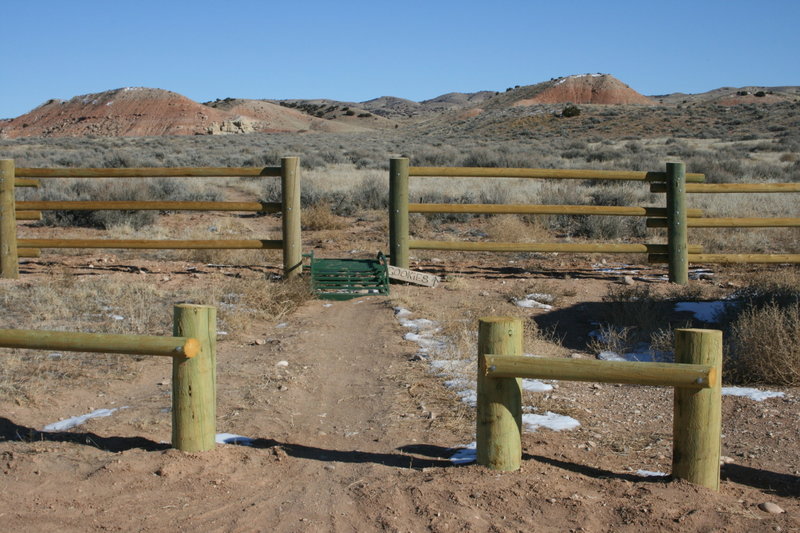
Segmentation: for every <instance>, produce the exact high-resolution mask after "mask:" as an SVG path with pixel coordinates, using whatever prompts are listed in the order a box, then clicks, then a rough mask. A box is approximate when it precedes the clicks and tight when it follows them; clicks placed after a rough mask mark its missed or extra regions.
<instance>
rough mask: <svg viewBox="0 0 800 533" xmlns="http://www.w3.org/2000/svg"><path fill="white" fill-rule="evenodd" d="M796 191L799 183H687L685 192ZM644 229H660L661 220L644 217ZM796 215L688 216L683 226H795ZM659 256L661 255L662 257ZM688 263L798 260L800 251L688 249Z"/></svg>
mask: <svg viewBox="0 0 800 533" xmlns="http://www.w3.org/2000/svg"><path fill="white" fill-rule="evenodd" d="M650 190H651V192H664V185H663V184H660V183H653V184H651V185H650ZM797 192H800V183H690V184H687V185H686V190H685V191H684V192H683V193H681V194H682V195H683V196H685V195H687V194H763V193H769V194H786V193H797ZM647 227H648V228H663V227H665V225H664V223H663V221H661V220H657V219H648V220H647ZM797 227H800V218H797V217H794V218H792V217H761V218H758V217H738V218H736V217H721V218H690V219H688V220H687V224H686V228H687V231H688V229H689V228H797ZM662 259H663V258H662ZM686 261H687V262H688V263H800V253H785V254H730V253H723V254H706V253H697V252H693V251H691V250H690V251H689V253H688V255H687V258H686Z"/></svg>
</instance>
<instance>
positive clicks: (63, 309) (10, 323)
mask: <svg viewBox="0 0 800 533" xmlns="http://www.w3.org/2000/svg"><path fill="white" fill-rule="evenodd" d="M308 298H310V290H309V287H308V284H307V281H306V280H302V279H300V280H291V281H287V282H273V281H268V280H265V279H237V280H231V279H229V278H221V277H219V278H218V277H210V278H209V279H206V280H205V282H204V283H194V284H191V285H189V286H185V287H181V288H175V289H163V288H159V287H157V286H155V285H154V284H152V283H148V282H143V281H140V282H137V281H130V280H129V279H128V280H124V279H118V278H114V279H111V278H99V279H91V280H89V279H85V278H83V279H81V278H76V277H74V276H68V275H55V276H54V278H53V279H51V280H49V281H37V282H34V283H16V284H13V285H4V286H3V287H2V291H0V312H2V313H3V316H4V319H5V320H4V327H6V328H11V329H17V328H18V329H41V330H56V331H82V332H94V333H124V334H146V335H171V334H172V306H173V305H174V304H176V303H194V304H206V305H214V306H215V307H217V309H218V329H219V330H220V331H225V332H226V333H227V335H228V337H227V338H237V337H243V336H246V335H248V332H249V331H251V329H252V327H253V325H254V324H257V323H263V322H265V321H266V322H270V321H277V320H281V319H282V318H283V317H285V316H286V315H288V314H289V313H291V312H292V311H293V310H294V309H296V308H297V306H298V305H300V304H301V303H302V302H304V301H305V300H307V299H308ZM3 352H4V353H3V356H2V357H0V396H2V397H6V398H15V399H17V401H29V400H30V399H31V398H33V397H34V396H37V395H38V393H41V392H46V391H48V390H49V389H50V388H51V387H54V386H55V384H56V380H59V379H70V380H73V381H76V382H77V383H92V384H94V385H101V384H105V383H107V382H108V381H110V380H117V379H131V378H132V376H134V375H135V374H136V373H137V372H138V371H139V369H140V367H141V361H142V359H143V358H142V357H134V356H120V355H105V354H83V353H58V354H55V353H49V352H47V351H30V350H10V349H3Z"/></svg>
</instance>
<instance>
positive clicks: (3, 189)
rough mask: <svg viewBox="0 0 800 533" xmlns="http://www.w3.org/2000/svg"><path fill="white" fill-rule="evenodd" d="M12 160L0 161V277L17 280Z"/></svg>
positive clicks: (17, 263) (17, 262)
mask: <svg viewBox="0 0 800 533" xmlns="http://www.w3.org/2000/svg"><path fill="white" fill-rule="evenodd" d="M14 180H15V177H14V160H13V159H0V277H3V278H9V279H17V278H19V257H18V255H17V214H16V213H17V208H16V202H15V198H14Z"/></svg>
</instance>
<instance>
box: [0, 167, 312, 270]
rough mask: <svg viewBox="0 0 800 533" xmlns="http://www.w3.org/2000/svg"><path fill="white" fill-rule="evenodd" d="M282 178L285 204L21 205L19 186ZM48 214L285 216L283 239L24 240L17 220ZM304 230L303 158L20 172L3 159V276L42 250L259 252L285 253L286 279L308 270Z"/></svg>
mask: <svg viewBox="0 0 800 533" xmlns="http://www.w3.org/2000/svg"><path fill="white" fill-rule="evenodd" d="M262 176H263V177H279V178H280V179H281V202H280V203H261V202H168V201H152V202H124V201H123V202H103V201H92V202H75V201H63V202H56V201H40V202H17V201H16V198H15V194H14V189H15V187H38V186H39V181H38V180H39V179H43V178H48V179H49V178H197V177H262ZM43 210H79V211H94V210H116V211H121V210H125V211H129V210H159V211H160V210H170V211H243V212H253V213H278V212H280V213H282V239H279V240H243V239H225V240H222V239H218V240H171V241H170V240H142V239H127V240H121V239H18V238H17V233H16V232H17V220H36V219H39V218H41V211H43ZM301 247H302V243H301V230H300V165H299V159H298V158H297V157H285V158H283V159H281V166H279V167H265V168H249V167H239V168H204V167H199V168H196V167H183V168H114V169H111V168H15V165H14V160H13V159H2V160H0V276H2V277H4V278H17V277H18V276H19V267H18V258H19V257H37V256H38V254H39V251H40V250H41V249H42V248H117V249H160V250H178V249H184V250H185V249H214V250H235V249H256V250H283V269H284V275H285V276H286V277H291V276H296V275H299V274H300V272H301V271H302V260H303V258H302V248H301Z"/></svg>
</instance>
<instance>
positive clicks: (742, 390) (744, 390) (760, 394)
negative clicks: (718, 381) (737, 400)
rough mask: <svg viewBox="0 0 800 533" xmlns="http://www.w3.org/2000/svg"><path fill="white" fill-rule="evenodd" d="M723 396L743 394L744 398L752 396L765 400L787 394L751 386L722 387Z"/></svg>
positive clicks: (752, 397)
mask: <svg viewBox="0 0 800 533" xmlns="http://www.w3.org/2000/svg"><path fill="white" fill-rule="evenodd" d="M722 395H723V396H741V397H743V398H750V399H751V400H755V401H757V402H763V401H764V400H768V399H770V398H783V397H784V396H786V394H784V393H783V392H774V391H768V390H758V389H753V388H750V387H722Z"/></svg>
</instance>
